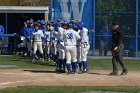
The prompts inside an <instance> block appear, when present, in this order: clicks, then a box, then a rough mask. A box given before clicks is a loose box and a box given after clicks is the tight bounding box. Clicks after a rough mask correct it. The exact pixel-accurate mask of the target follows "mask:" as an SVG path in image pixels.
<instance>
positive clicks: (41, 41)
mask: <svg viewBox="0 0 140 93" xmlns="http://www.w3.org/2000/svg"><path fill="white" fill-rule="evenodd" d="M34 42H42V41H34Z"/></svg>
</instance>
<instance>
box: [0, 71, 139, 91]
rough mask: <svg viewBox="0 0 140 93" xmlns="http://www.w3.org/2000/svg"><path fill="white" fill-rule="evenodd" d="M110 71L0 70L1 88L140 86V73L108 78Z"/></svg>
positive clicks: (130, 72)
mask: <svg viewBox="0 0 140 93" xmlns="http://www.w3.org/2000/svg"><path fill="white" fill-rule="evenodd" d="M108 73H110V71H107V70H106V71H104V70H94V71H90V72H89V74H71V75H66V74H56V73H54V71H47V70H35V69H34V70H31V69H30V70H29V69H0V88H7V87H16V86H26V85H28V86H30V85H35V86H140V72H139V71H129V73H128V74H127V75H125V76H121V75H118V76H108Z"/></svg>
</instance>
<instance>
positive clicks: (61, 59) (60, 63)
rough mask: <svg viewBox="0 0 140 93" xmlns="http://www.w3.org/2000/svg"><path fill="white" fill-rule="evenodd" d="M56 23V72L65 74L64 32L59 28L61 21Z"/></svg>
mask: <svg viewBox="0 0 140 93" xmlns="http://www.w3.org/2000/svg"><path fill="white" fill-rule="evenodd" d="M57 22H58V23H56V24H55V25H56V26H55V30H56V31H58V42H57V50H58V59H57V61H56V72H57V73H63V72H65V50H64V42H63V40H62V39H63V36H62V35H63V33H64V32H65V30H64V28H62V27H61V24H62V23H63V21H61V20H58V21H57Z"/></svg>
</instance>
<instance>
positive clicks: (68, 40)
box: [63, 29, 81, 64]
mask: <svg viewBox="0 0 140 93" xmlns="http://www.w3.org/2000/svg"><path fill="white" fill-rule="evenodd" d="M79 39H81V38H80V35H79V34H78V33H77V32H76V31H74V30H73V29H68V30H66V31H65V32H64V33H63V40H64V46H65V50H66V60H67V61H66V63H67V64H71V59H72V62H77V49H76V45H77V40H79Z"/></svg>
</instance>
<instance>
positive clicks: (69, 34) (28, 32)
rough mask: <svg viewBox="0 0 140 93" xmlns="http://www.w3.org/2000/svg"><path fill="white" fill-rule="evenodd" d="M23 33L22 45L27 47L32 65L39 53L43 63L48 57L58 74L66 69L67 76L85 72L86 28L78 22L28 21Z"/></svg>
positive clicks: (87, 39) (86, 70)
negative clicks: (53, 63)
mask: <svg viewBox="0 0 140 93" xmlns="http://www.w3.org/2000/svg"><path fill="white" fill-rule="evenodd" d="M22 34H23V35H22V38H21V39H22V40H23V46H26V47H27V49H28V51H27V56H32V62H33V63H35V59H36V58H37V50H39V52H40V58H41V60H42V62H44V58H46V57H47V59H48V60H50V59H52V60H53V61H54V62H55V63H56V72H57V73H63V72H65V68H66V69H67V74H71V73H73V74H75V73H77V72H78V73H87V72H88V63H87V54H88V51H89V48H90V46H89V38H88V29H87V28H85V27H84V26H83V24H82V23H81V22H78V20H71V21H70V22H66V21H62V20H60V19H58V20H57V22H50V21H47V22H46V21H45V20H41V21H37V22H34V21H33V20H32V19H31V20H27V21H26V23H25V26H24V28H23V29H22ZM44 54H45V55H44ZM78 68H79V70H78Z"/></svg>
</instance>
